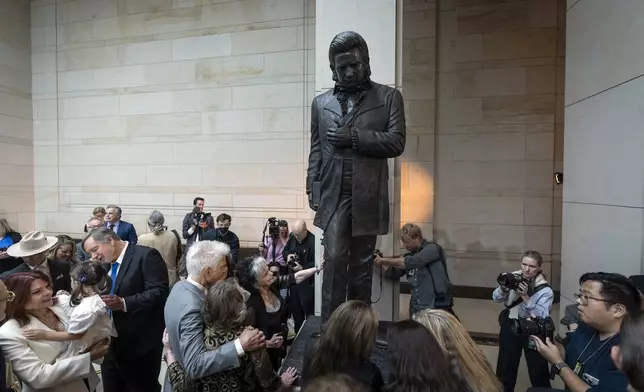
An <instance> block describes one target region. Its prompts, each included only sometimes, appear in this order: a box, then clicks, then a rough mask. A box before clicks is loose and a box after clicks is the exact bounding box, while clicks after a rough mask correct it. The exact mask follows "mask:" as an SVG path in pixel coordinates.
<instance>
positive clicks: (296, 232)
mask: <svg viewBox="0 0 644 392" xmlns="http://www.w3.org/2000/svg"><path fill="white" fill-rule="evenodd" d="M282 253H283V257H284V259H285V260H286V264H287V266H288V269H289V270H291V271H292V272H297V271H300V270H302V269H308V268H315V236H314V235H313V233H311V232H310V231H309V230H308V229H307V228H306V222H304V221H303V220H296V221H295V222H294V223H293V231H292V232H291V235H289V237H288V242H287V243H286V246H285V247H284V251H283V252H282ZM314 282H315V279H309V280H306V281H304V282H302V283H300V284H298V285H295V286H291V288H290V290H289V296H288V306H289V310H290V311H291V313H292V314H293V321H294V322H295V332H297V331H299V330H300V327H301V326H302V324H304V320H306V318H307V317H308V316H311V315H313V313H314V311H315V292H314V289H313V287H314V286H313V285H314Z"/></svg>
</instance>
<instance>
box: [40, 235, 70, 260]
mask: <svg viewBox="0 0 644 392" xmlns="http://www.w3.org/2000/svg"><path fill="white" fill-rule="evenodd" d="M56 238H58V242H56V245H54V247H53V248H51V249H49V250H48V251H47V259H49V260H56V252H57V251H58V248H60V247H61V246H64V245H71V246H72V258H71V259H70V262H71V264H72V265H75V264H76V242H74V240H73V239H72V238H71V237H70V236H68V235H64V234H61V235H57V236H56Z"/></svg>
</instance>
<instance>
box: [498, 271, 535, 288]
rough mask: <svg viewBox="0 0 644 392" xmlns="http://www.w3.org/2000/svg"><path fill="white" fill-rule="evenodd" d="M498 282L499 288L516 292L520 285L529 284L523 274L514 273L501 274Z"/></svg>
mask: <svg viewBox="0 0 644 392" xmlns="http://www.w3.org/2000/svg"><path fill="white" fill-rule="evenodd" d="M496 281H497V283H498V284H499V286H501V287H503V288H505V289H508V290H516V289H517V288H518V287H519V284H521V283H528V279H526V278H524V277H523V275H522V274H520V273H513V272H503V273H501V274H499V276H497V278H496Z"/></svg>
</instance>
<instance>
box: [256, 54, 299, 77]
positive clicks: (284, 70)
mask: <svg viewBox="0 0 644 392" xmlns="http://www.w3.org/2000/svg"><path fill="white" fill-rule="evenodd" d="M305 55H306V52H304V51H302V50H294V51H288V52H278V53H266V54H265V55H264V76H277V75H302V74H303V73H304V72H305V68H304V61H305Z"/></svg>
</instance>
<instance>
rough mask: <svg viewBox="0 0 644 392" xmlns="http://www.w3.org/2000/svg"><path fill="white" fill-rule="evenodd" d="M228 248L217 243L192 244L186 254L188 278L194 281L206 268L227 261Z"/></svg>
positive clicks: (202, 242) (223, 244)
mask: <svg viewBox="0 0 644 392" xmlns="http://www.w3.org/2000/svg"><path fill="white" fill-rule="evenodd" d="M228 255H230V247H229V246H228V245H227V244H225V243H223V242H218V241H199V242H197V243H195V244H193V245H192V246H191V247H190V249H188V253H187V254H186V270H187V271H188V276H189V277H191V278H193V279H195V278H197V277H199V275H200V274H201V271H203V270H204V269H206V268H209V267H210V268H214V267H216V266H217V265H219V263H220V262H222V261H224V262H226V261H227V257H228Z"/></svg>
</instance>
